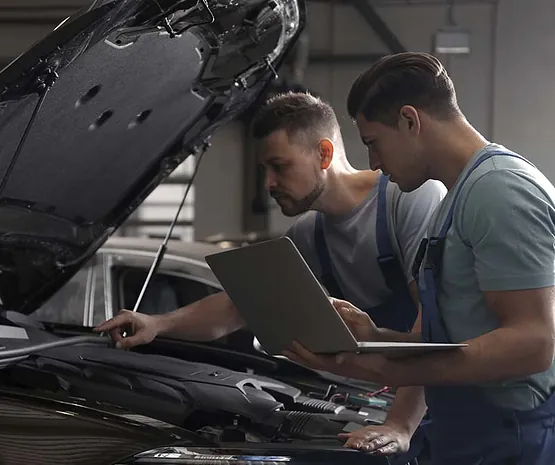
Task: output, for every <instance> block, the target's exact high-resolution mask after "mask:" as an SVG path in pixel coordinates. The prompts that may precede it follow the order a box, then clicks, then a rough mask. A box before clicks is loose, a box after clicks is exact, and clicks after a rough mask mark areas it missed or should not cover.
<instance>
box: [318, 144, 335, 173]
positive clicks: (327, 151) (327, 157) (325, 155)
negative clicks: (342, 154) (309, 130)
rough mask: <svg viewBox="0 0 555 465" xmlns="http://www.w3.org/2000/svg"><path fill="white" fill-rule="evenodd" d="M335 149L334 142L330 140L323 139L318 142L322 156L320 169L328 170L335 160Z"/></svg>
mask: <svg viewBox="0 0 555 465" xmlns="http://www.w3.org/2000/svg"><path fill="white" fill-rule="evenodd" d="M334 150H335V147H334V146H333V142H332V141H331V140H329V139H322V140H321V141H320V142H318V152H319V154H320V167H321V168H322V169H323V170H327V169H328V168H329V167H330V165H331V162H332V160H333V152H334Z"/></svg>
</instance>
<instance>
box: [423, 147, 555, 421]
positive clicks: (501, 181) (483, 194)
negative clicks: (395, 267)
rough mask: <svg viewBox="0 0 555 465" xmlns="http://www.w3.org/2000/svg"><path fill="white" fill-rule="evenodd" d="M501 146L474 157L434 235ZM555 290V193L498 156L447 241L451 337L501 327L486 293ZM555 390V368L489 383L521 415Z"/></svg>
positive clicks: (434, 223) (443, 288) (445, 308)
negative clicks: (487, 155)
mask: <svg viewBox="0 0 555 465" xmlns="http://www.w3.org/2000/svg"><path fill="white" fill-rule="evenodd" d="M500 149H501V150H504V151H505V152H506V151H507V149H505V148H504V147H502V146H500V145H497V144H488V145H487V146H486V147H485V148H484V149H483V150H481V151H479V152H478V153H476V154H474V156H473V158H472V160H471V161H470V162H469V163H468V164H467V166H466V168H465V169H464V171H463V172H462V173H461V175H460V176H459V179H458V181H457V183H456V185H455V186H454V187H453V188H452V189H451V190H450V191H449V193H448V194H447V196H446V197H445V199H444V201H443V202H442V204H441V205H440V207H439V208H438V209H437V210H436V212H434V215H433V217H432V219H431V221H430V224H429V228H428V236H435V235H437V234H439V231H440V229H441V227H442V225H443V223H444V221H445V218H446V215H447V212H448V210H449V208H450V206H451V204H452V201H453V197H454V194H455V192H456V191H457V189H458V187H459V185H460V184H461V182H462V180H463V178H464V177H465V176H466V174H467V173H468V171H469V169H470V167H471V165H473V164H474V162H475V161H476V160H477V159H478V158H479V157H480V156H481V155H482V154H483V153H485V152H486V151H498V150H500ZM553 285H555V188H554V187H553V185H552V184H551V183H550V182H549V180H548V179H547V178H546V177H545V176H544V175H543V174H542V173H541V172H540V171H539V170H538V169H537V168H535V167H534V166H532V165H531V164H529V163H527V162H526V161H524V160H521V159H518V158H515V157H511V156H494V157H492V158H490V159H488V160H486V161H484V162H482V164H481V165H480V166H478V167H477V168H476V169H475V170H474V172H473V173H472V174H471V175H470V177H469V178H468V179H467V180H466V181H465V182H464V184H463V187H462V190H461V193H460V195H459V198H458V200H457V203H456V206H455V210H454V215H453V223H452V225H451V228H450V229H449V231H448V232H447V236H446V239H445V245H444V252H443V261H442V270H441V275H440V277H439V282H438V305H439V310H440V314H441V315H442V318H443V320H444V322H445V325H446V328H447V331H448V334H449V336H450V338H451V339H452V341H453V342H461V341H464V340H467V339H472V338H475V337H478V336H480V335H483V334H485V333H487V332H490V331H492V330H494V329H496V328H498V322H497V320H496V317H495V316H494V314H493V313H492V312H491V311H490V310H488V308H487V306H486V302H485V299H484V294H483V292H485V291H503V290H519V289H533V288H542V287H548V286H553ZM521 311H523V312H532V311H533V309H532V308H522V309H521ZM554 388H555V365H552V366H551V368H550V369H549V370H548V371H546V372H544V373H540V374H536V375H533V376H530V377H528V378H525V379H520V380H513V381H507V382H504V383H502V384H494V383H492V384H488V385H485V386H484V390H485V392H486V394H487V395H489V396H490V397H491V398H492V399H493V400H494V401H495V402H496V403H498V404H499V405H501V406H505V407H510V408H516V409H519V410H527V409H530V408H534V407H536V406H537V405H539V404H540V403H542V402H543V401H544V400H545V399H546V398H547V397H548V396H549V395H550V394H551V393H552V392H553V390H554Z"/></svg>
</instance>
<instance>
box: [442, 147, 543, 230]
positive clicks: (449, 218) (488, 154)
mask: <svg viewBox="0 0 555 465" xmlns="http://www.w3.org/2000/svg"><path fill="white" fill-rule="evenodd" d="M497 155H504V156H507V157H514V158H520V159H521V160H523V161H525V162H527V163H529V164H530V165H532V166H534V165H533V164H532V163H531V162H530V161H528V160H526V158H524V157H523V156H521V155H518V154H517V153H514V152H509V151H502V150H496V151H492V152H486V153H485V154H483V155H482V156H481V157H480V158H478V160H476V161H475V162H474V164H473V165H472V166H471V167H470V169H469V170H468V173H466V176H465V177H464V179H463V180H462V181H461V183H460V184H459V187H458V189H457V192H456V193H455V196H454V197H453V201H452V202H451V207H450V208H449V213H448V214H447V217H446V218H445V222H444V223H443V226H442V227H441V230H440V232H439V235H438V238H442V237H445V235H446V234H447V231H448V230H449V228H450V227H451V224H452V223H453V212H454V211H455V205H456V203H457V200H458V198H459V195H460V193H461V190H462V188H463V186H464V183H465V181H466V180H467V179H468V178H469V176H470V175H471V174H472V173H473V171H474V170H475V169H476V168H478V166H480V165H481V164H482V163H483V162H485V161H486V160H489V159H490V158H492V157H495V156H497Z"/></svg>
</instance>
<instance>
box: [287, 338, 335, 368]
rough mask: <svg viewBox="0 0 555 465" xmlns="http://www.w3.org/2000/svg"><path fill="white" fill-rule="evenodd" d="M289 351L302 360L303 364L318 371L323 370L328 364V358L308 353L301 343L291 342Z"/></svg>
mask: <svg viewBox="0 0 555 465" xmlns="http://www.w3.org/2000/svg"><path fill="white" fill-rule="evenodd" d="M291 351H292V352H294V353H295V354H296V355H297V357H299V358H300V359H301V360H303V363H304V364H308V365H309V366H312V367H316V368H318V369H323V368H325V367H326V366H328V365H329V364H330V360H329V359H330V357H329V356H328V357H326V356H325V355H316V354H314V353H312V352H310V351H309V350H308V349H306V348H305V347H304V346H303V345H302V344H301V343H299V342H297V341H293V345H292V348H291ZM332 360H333V358H332ZM332 363H333V362H332Z"/></svg>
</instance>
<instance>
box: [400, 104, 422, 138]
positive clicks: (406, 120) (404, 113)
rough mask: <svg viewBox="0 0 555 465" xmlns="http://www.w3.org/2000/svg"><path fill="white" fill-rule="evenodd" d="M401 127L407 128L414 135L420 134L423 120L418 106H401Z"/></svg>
mask: <svg viewBox="0 0 555 465" xmlns="http://www.w3.org/2000/svg"><path fill="white" fill-rule="evenodd" d="M399 127H400V128H405V129H407V130H408V131H410V132H411V133H412V134H414V135H418V134H420V129H421V121H420V115H419V114H418V111H417V110H416V108H414V107H413V106H411V105H405V106H404V107H402V108H401V111H400V114H399Z"/></svg>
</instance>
